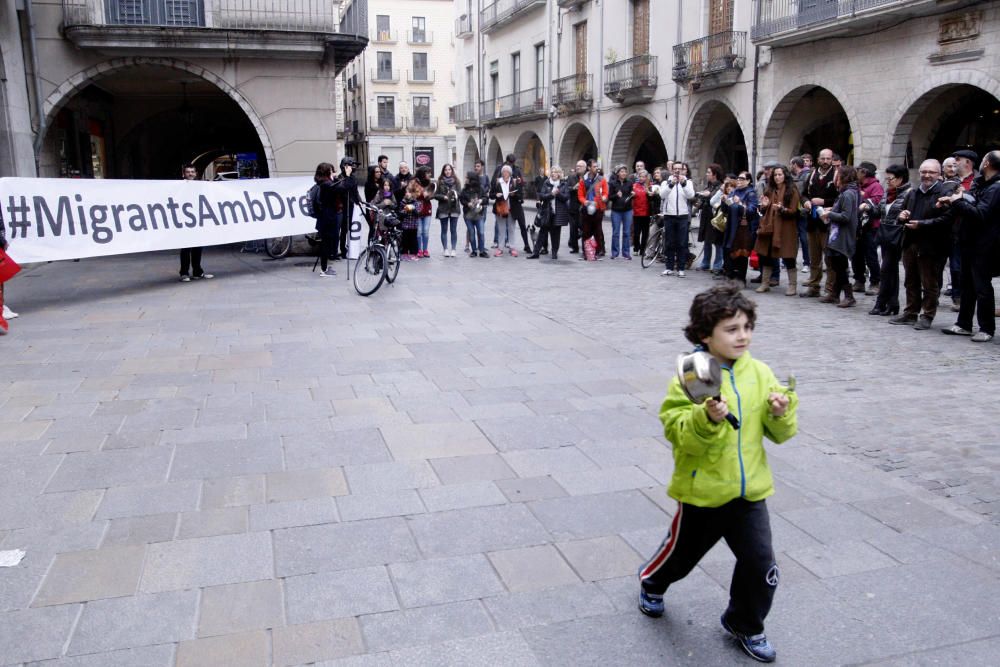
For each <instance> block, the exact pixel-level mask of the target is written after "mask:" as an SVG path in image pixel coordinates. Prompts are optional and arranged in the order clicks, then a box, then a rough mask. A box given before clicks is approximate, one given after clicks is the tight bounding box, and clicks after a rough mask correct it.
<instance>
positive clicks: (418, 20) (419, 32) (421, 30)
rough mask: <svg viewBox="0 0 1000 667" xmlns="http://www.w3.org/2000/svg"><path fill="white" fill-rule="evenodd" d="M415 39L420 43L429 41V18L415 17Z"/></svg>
mask: <svg viewBox="0 0 1000 667" xmlns="http://www.w3.org/2000/svg"><path fill="white" fill-rule="evenodd" d="M413 41H414V42H418V43H419V42H426V41H427V19H425V18H424V17H423V16H414V17H413Z"/></svg>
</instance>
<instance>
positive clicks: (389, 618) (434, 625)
mask: <svg viewBox="0 0 1000 667" xmlns="http://www.w3.org/2000/svg"><path fill="white" fill-rule="evenodd" d="M359 620H360V623H361V630H362V632H363V633H364V637H365V645H366V646H367V647H368V650H369V651H372V652H377V651H388V650H391V649H398V648H403V647H406V646H415V645H419V644H434V643H437V642H443V641H447V640H449V639H460V638H463V637H475V636H480V635H488V634H491V633H492V632H493V624H492V623H491V622H490V617H489V616H488V615H487V614H486V611H485V609H484V608H483V606H482V604H480V603H479V602H478V601H467V602H454V603H451V604H442V605H436V606H432V607H420V608H418V609H405V610H403V611H390V612H385V613H382V614H372V615H370V616H362V617H361V618H360V619H359Z"/></svg>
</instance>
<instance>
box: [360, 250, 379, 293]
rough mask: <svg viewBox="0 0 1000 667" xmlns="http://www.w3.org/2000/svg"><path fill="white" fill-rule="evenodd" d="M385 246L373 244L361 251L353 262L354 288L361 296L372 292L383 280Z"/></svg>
mask: <svg viewBox="0 0 1000 667" xmlns="http://www.w3.org/2000/svg"><path fill="white" fill-rule="evenodd" d="M385 268H386V261H385V248H383V247H382V246H378V245H373V246H371V247H370V248H365V249H364V250H362V251H361V256H360V257H358V261H357V262H355V264H354V289H355V290H356V291H357V293H358V294H360V295H361V296H370V295H372V294H374V293H375V292H376V291H377V290H378V288H379V287H381V286H382V281H384V280H385Z"/></svg>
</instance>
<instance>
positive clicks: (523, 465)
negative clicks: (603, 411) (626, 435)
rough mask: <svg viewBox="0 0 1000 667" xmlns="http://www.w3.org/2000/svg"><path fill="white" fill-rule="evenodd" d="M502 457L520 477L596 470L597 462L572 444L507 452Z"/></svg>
mask: <svg viewBox="0 0 1000 667" xmlns="http://www.w3.org/2000/svg"><path fill="white" fill-rule="evenodd" d="M503 458H504V460H505V461H507V463H508V464H509V465H510V467H511V468H513V469H514V471H515V472H516V473H517V474H518V476H520V477H539V476H541V475H551V474H552V473H555V472H579V471H582V470H597V464H595V463H594V462H593V461H591V460H590V459H589V458H587V456H586V455H585V454H584V453H583V452H581V451H580V450H579V449H577V448H576V447H572V446H565V447H555V448H552V449H527V450H520V451H514V452H507V453H505V454H504V455H503Z"/></svg>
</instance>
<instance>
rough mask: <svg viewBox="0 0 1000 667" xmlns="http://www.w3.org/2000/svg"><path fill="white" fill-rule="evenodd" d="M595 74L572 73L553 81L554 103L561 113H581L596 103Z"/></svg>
mask: <svg viewBox="0 0 1000 667" xmlns="http://www.w3.org/2000/svg"><path fill="white" fill-rule="evenodd" d="M593 80H594V75H593V74H571V75H570V76H564V77H563V78H561V79H556V80H555V81H553V82H552V104H554V105H556V108H558V109H559V113H566V114H570V113H579V112H580V111H585V110H587V109H589V108H590V107H592V106H593V105H594V87H593Z"/></svg>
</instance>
